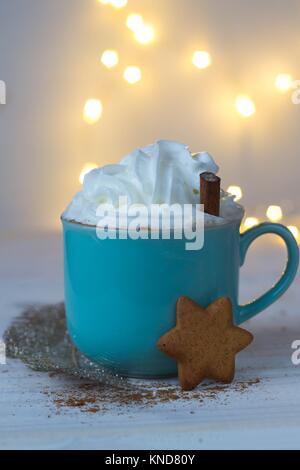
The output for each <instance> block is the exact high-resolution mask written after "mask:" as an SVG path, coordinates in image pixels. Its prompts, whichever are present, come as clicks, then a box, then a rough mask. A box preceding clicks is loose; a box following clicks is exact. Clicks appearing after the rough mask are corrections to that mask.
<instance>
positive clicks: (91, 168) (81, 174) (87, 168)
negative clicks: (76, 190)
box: [79, 162, 99, 184]
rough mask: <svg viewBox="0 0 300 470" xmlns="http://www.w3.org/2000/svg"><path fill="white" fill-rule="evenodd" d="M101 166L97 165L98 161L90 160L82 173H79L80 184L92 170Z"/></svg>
mask: <svg viewBox="0 0 300 470" xmlns="http://www.w3.org/2000/svg"><path fill="white" fill-rule="evenodd" d="M98 167H99V166H98V165H97V163H92V162H88V163H86V164H85V165H84V167H83V168H82V170H81V172H80V175H79V182H80V184H83V182H84V177H85V176H86V175H87V174H88V173H89V172H90V171H92V170H95V169H96V168H98Z"/></svg>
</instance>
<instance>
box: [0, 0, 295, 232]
mask: <svg viewBox="0 0 300 470" xmlns="http://www.w3.org/2000/svg"><path fill="white" fill-rule="evenodd" d="M135 12H138V13H141V14H142V15H143V16H144V18H145V19H146V20H147V22H149V23H151V24H152V25H153V26H154V28H155V30H156V38H155V41H154V42H153V44H151V45H148V46H142V45H140V44H138V43H137V42H136V41H135V40H134V39H133V36H132V33H131V32H130V31H129V30H128V29H127V28H126V26H125V23H126V18H127V16H128V14H130V13H135ZM299 17H300V2H299V0H251V1H250V0H222V1H221V0H129V2H128V5H127V6H126V8H123V9H120V10H116V9H114V8H112V7H110V6H104V5H101V4H100V3H99V2H98V1H97V0H0V79H1V80H4V81H5V82H6V84H7V104H6V105H0V220H1V233H2V234H4V233H9V234H13V233H16V232H20V231H22V232H27V231H31V230H37V229H39V230H44V229H45V230H46V229H47V230H49V229H56V228H57V227H59V223H60V222H59V216H60V213H61V212H62V210H63V209H64V207H65V206H66V205H67V203H68V202H69V200H70V199H71V197H72V196H73V194H74V193H75V192H76V191H78V190H79V189H80V183H79V181H78V177H79V174H80V171H81V169H82V167H83V165H84V164H85V163H86V162H88V161H92V162H96V163H98V164H99V165H104V164H107V163H111V162H116V161H118V160H119V159H120V158H121V157H122V156H123V155H125V154H126V153H127V152H129V151H131V150H132V149H133V148H135V147H138V146H142V145H144V144H148V143H151V142H153V141H155V140H156V139H159V138H165V139H175V140H179V141H182V142H184V143H186V144H188V145H189V146H190V147H191V150H192V151H199V150H208V151H209V152H210V153H212V154H213V155H214V156H215V159H216V160H217V162H218V163H219V164H220V166H221V176H222V178H223V186H224V187H225V188H226V187H227V186H229V185H230V184H238V185H239V186H241V187H242V188H243V192H244V198H243V201H242V202H243V203H244V204H245V206H246V207H247V210H248V213H249V214H250V215H256V214H261V213H263V212H264V210H265V208H266V207H267V206H268V205H269V204H280V205H282V206H283V209H284V211H285V214H286V215H287V216H293V214H297V213H299V212H300V211H299V207H298V205H299V204H298V203H299V176H300V174H299V173H300V172H299V151H300V135H299V122H300V105H298V106H296V105H294V104H292V102H291V93H290V92H288V93H285V94H281V93H279V92H278V91H277V90H276V89H275V87H274V80H275V77H276V75H277V74H279V73H285V72H286V73H290V74H291V75H292V76H293V77H294V78H295V79H300V70H299V66H300V59H299V58H300V35H299ZM111 48H113V49H117V51H118V52H119V54H120V64H119V66H118V67H117V68H115V69H113V70H107V69H105V68H104V67H103V66H102V65H101V63H100V57H101V54H102V52H103V51H104V50H105V49H111ZM199 49H200V50H207V51H209V52H210V54H211V57H212V65H211V66H210V67H209V68H207V69H205V70H198V69H197V68H196V67H194V66H193V65H192V63H191V57H192V54H193V52H194V51H195V50H199ZM128 65H137V66H139V67H140V68H141V69H142V72H143V78H142V80H141V82H140V83H138V84H136V85H134V86H132V85H129V84H128V83H127V82H126V81H124V79H123V78H122V75H123V71H124V69H125V67H126V66H128ZM240 93H246V94H247V95H249V96H251V98H252V99H253V100H254V102H255V104H256V114H255V115H254V116H252V117H251V118H249V119H244V118H242V117H241V116H239V115H238V114H237V113H236V111H235V109H234V101H235V98H236V96H237V95H238V94H240ZM88 98H98V99H100V100H101V102H102V104H103V115H102V118H101V120H100V121H99V122H98V123H97V124H95V125H93V126H90V125H88V124H87V123H86V122H84V121H83V119H82V109H83V106H84V103H85V102H86V100H87V99H88Z"/></svg>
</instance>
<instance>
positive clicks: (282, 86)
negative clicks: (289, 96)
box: [275, 73, 293, 93]
mask: <svg viewBox="0 0 300 470" xmlns="http://www.w3.org/2000/svg"><path fill="white" fill-rule="evenodd" d="M275 87H276V88H277V90H278V91H280V92H281V93H286V92H287V91H289V90H290V89H291V88H293V77H292V76H291V75H290V74H289V73H280V74H279V75H277V77H276V79H275Z"/></svg>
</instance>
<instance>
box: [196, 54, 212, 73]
mask: <svg viewBox="0 0 300 470" xmlns="http://www.w3.org/2000/svg"><path fill="white" fill-rule="evenodd" d="M192 62H193V64H194V65H195V67H197V68H198V69H206V68H207V67H209V66H210V65H211V57H210V54H209V52H207V51H195V52H194V54H193V57H192Z"/></svg>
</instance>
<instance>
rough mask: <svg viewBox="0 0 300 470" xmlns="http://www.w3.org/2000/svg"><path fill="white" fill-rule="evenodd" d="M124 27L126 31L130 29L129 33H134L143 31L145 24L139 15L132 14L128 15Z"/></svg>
mask: <svg viewBox="0 0 300 470" xmlns="http://www.w3.org/2000/svg"><path fill="white" fill-rule="evenodd" d="M126 26H127V28H128V29H130V31H133V32H134V33H136V32H137V31H139V30H141V29H143V28H144V26H145V23H144V19H143V17H142V15H139V14H137V13H132V14H131V15H128V17H127V20H126Z"/></svg>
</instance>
